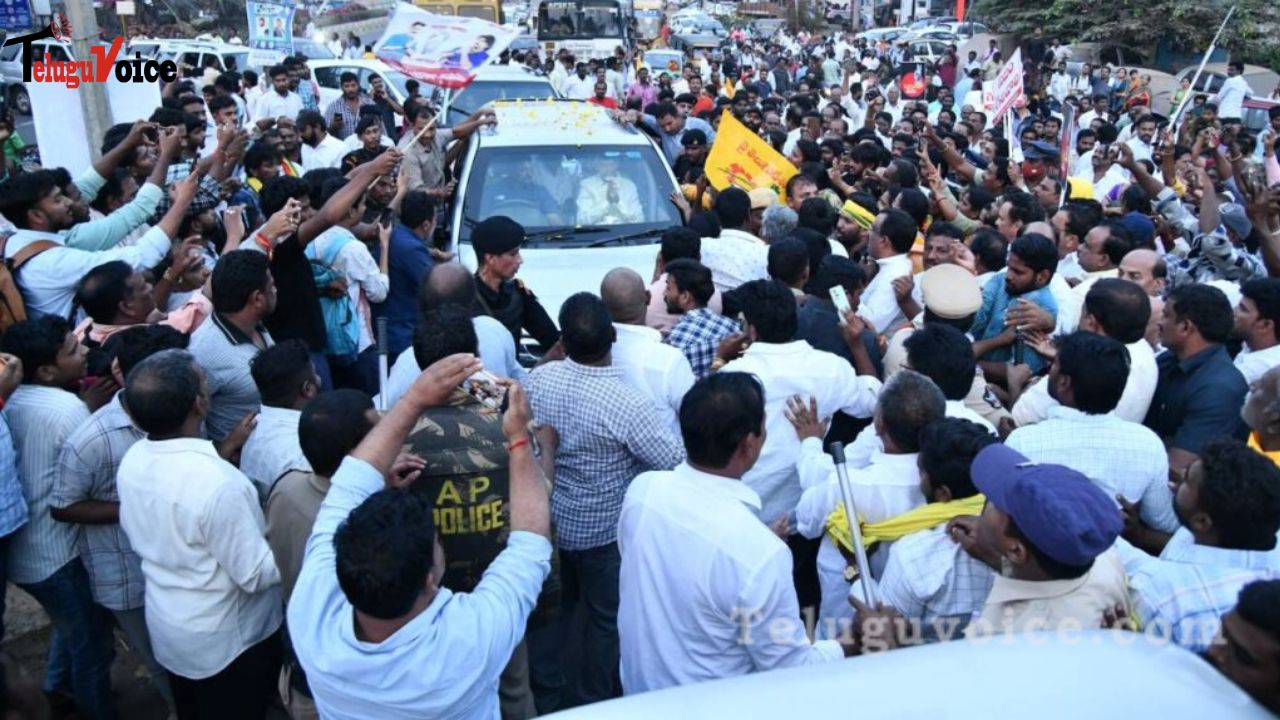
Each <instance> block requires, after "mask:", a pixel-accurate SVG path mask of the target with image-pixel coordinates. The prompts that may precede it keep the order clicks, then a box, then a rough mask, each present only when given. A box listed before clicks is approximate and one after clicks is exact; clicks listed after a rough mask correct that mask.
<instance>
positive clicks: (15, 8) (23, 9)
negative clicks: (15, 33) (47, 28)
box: [0, 0, 36, 30]
mask: <svg viewBox="0 0 1280 720" xmlns="http://www.w3.org/2000/svg"><path fill="white" fill-rule="evenodd" d="M35 25H36V23H35V20H34V19H33V18H32V16H31V3H29V2H27V0H2V1H0V29H4V30H30V29H31V28H33V27H35Z"/></svg>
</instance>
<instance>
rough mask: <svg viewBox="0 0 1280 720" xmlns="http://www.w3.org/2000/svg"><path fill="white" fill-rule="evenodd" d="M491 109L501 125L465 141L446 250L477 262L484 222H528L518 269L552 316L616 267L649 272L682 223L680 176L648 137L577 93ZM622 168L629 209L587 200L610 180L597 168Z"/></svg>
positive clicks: (623, 191)
mask: <svg viewBox="0 0 1280 720" xmlns="http://www.w3.org/2000/svg"><path fill="white" fill-rule="evenodd" d="M493 109H494V112H495V114H496V115H497V120H498V122H497V124H496V125H495V126H493V127H492V128H486V129H485V130H483V131H481V132H479V133H478V134H477V135H476V136H474V137H473V138H472V140H471V144H470V147H469V148H468V149H467V154H466V156H465V161H464V165H463V169H462V174H461V176H460V177H459V179H458V196H457V200H456V201H455V202H454V210H453V218H452V228H451V230H450V240H449V248H448V249H449V250H451V251H454V252H456V253H457V256H458V258H459V259H460V260H461V261H462V263H463V264H464V265H466V266H467V267H469V268H471V269H475V267H476V259H475V254H474V253H473V252H472V250H471V247H470V246H471V233H472V230H473V229H474V228H475V226H476V225H478V224H479V223H480V222H481V221H483V220H486V219H488V218H490V217H493V216H495V215H505V216H507V217H510V218H511V219H513V220H515V221H516V222H518V223H520V224H521V225H523V226H524V228H525V231H526V233H527V236H526V238H527V239H526V240H525V243H524V246H523V248H522V249H521V255H522V256H523V258H524V265H523V267H521V269H520V273H519V275H518V277H519V278H520V279H521V280H522V281H523V282H524V284H525V285H526V286H527V287H529V288H530V289H531V290H532V291H533V292H534V293H536V294H537V296H538V299H539V300H540V301H541V302H542V305H543V306H544V307H545V308H546V309H547V312H548V313H549V314H550V315H551V317H552V319H555V318H557V317H558V315H559V312H560V305H561V304H562V303H564V301H565V300H566V299H567V298H568V297H569V296H570V295H572V294H574V293H576V292H581V291H590V292H595V293H598V292H600V281H601V280H602V279H604V276H605V274H606V273H608V272H609V271H610V270H612V269H613V268H616V267H629V268H632V269H633V270H635V271H636V272H638V273H640V276H641V277H644V278H648V277H651V276H652V274H653V264H654V259H655V258H656V257H657V252H658V245H659V242H660V239H661V235H662V232H663V231H665V230H667V229H668V228H672V227H676V226H679V225H680V224H681V223H680V213H679V211H678V210H677V209H676V207H675V205H673V204H672V203H671V201H670V199H669V197H670V195H671V193H673V192H675V191H676V189H677V185H676V179H675V176H674V175H673V174H672V173H671V168H670V167H668V166H667V163H666V160H665V159H664V158H663V157H662V151H661V150H660V149H659V148H658V147H657V145H655V144H654V142H653V141H652V140H650V139H649V136H648V135H646V134H644V133H643V132H642V131H640V130H639V129H637V128H635V127H630V126H626V125H622V124H619V123H618V122H616V121H615V120H613V118H611V117H610V115H609V114H608V112H607V111H606V110H605V109H604V108H601V107H598V106H596V105H592V104H590V103H586V102H581V101H576V100H551V101H535V102H525V101H514V102H498V103H494V105H493ZM615 172H616V177H617V178H619V180H617V181H614V182H620V184H621V186H620V190H619V192H620V193H621V195H622V198H621V202H620V203H619V204H618V210H617V212H618V213H621V214H615V213H614V211H613V210H610V211H609V212H607V213H604V214H601V213H600V212H599V210H600V206H599V205H597V204H594V203H593V204H591V206H589V207H588V205H587V204H586V203H582V204H580V202H579V201H580V200H583V199H586V198H587V194H588V193H590V192H591V191H592V190H593V189H600V188H602V187H603V185H602V183H601V180H600V179H599V177H598V176H599V175H601V174H607V175H609V176H610V177H615V176H614V175H613V173H615Z"/></svg>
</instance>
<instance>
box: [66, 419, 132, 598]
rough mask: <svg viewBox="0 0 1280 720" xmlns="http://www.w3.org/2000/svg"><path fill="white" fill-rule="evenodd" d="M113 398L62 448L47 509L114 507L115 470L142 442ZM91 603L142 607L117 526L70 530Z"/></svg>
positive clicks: (126, 540)
mask: <svg viewBox="0 0 1280 720" xmlns="http://www.w3.org/2000/svg"><path fill="white" fill-rule="evenodd" d="M143 436H144V435H143V432H142V431H141V430H138V429H137V428H135V427H134V426H133V422H132V421H130V420H129V414H128V413H127V412H125V409H124V406H123V405H121V404H120V395H119V394H117V395H116V396H115V397H114V398H112V400H111V402H109V403H107V404H106V405H105V406H103V407H102V408H101V409H99V410H98V411H97V412H95V413H94V414H93V415H92V416H91V417H90V418H89V420H88V421H87V422H85V423H83V424H82V425H80V427H79V428H77V429H76V431H75V432H73V433H71V436H70V437H68V438H67V442H66V444H65V445H63V446H62V452H61V454H60V455H59V457H58V465H59V470H58V475H57V479H56V480H55V481H54V485H53V497H52V498H51V499H50V501H49V504H50V505H51V506H52V507H55V508H66V507H69V506H71V505H74V504H76V503H78V502H81V501H85V500H94V501H98V502H111V503H119V502H120V495H119V493H117V492H116V470H117V469H118V468H119V467H120V461H121V460H123V459H124V454H125V452H127V451H128V450H129V448H130V447H132V446H133V444H134V443H136V442H137V441H139V440H141V439H142V438H143ZM71 527H73V528H75V529H76V533H77V543H76V544H77V546H78V548H79V551H80V559H81V560H82V561H84V567H85V570H87V571H88V572H89V582H90V585H91V586H92V588H93V600H94V602H96V603H98V604H99V605H101V606H103V607H105V608H107V609H108V610H135V609H137V608H140V607H142V594H143V579H142V561H141V560H140V559H139V558H138V556H137V554H135V553H134V552H133V548H132V547H131V546H130V545H129V538H128V537H127V536H126V535H125V534H124V530H123V529H121V527H120V525H119V524H101V525H99V524H86V525H74V524H73V525H72V526H71Z"/></svg>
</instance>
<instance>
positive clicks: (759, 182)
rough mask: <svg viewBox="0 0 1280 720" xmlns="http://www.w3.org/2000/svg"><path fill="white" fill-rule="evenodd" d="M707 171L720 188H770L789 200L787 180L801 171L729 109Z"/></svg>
mask: <svg viewBox="0 0 1280 720" xmlns="http://www.w3.org/2000/svg"><path fill="white" fill-rule="evenodd" d="M705 172H706V174H707V181H708V182H710V183H711V187H714V188H715V189H716V190H724V189H725V188H727V187H729V186H733V187H738V188H742V189H743V190H746V191H748V192H749V191H751V190H754V189H755V188H768V189H770V190H772V191H774V192H775V193H777V194H778V197H779V198H781V199H782V201H783V202H786V198H785V197H784V195H785V194H786V187H787V181H788V180H790V179H791V176H793V175H795V174H796V173H797V172H798V171H797V170H796V166H795V165H792V164H791V163H790V162H789V161H788V160H787V159H786V158H785V157H783V156H782V153H779V152H778V151H777V150H774V149H773V148H772V147H770V145H769V143H767V142H765V141H764V139H762V138H761V137H760V136H759V135H757V134H755V133H753V132H751V130H750V129H749V128H748V127H747V126H746V125H743V124H742V123H741V122H739V121H738V120H736V119H735V118H734V117H733V114H732V113H731V112H729V111H728V110H725V111H724V115H723V116H721V118H720V129H719V130H718V131H717V132H716V141H715V142H714V143H712V144H711V152H710V153H708V154H707V163H706V169H705Z"/></svg>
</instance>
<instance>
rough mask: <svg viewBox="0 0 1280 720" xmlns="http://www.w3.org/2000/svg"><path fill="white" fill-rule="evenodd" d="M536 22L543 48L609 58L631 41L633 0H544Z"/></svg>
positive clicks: (578, 57) (590, 57)
mask: <svg viewBox="0 0 1280 720" xmlns="http://www.w3.org/2000/svg"><path fill="white" fill-rule="evenodd" d="M535 23H536V25H537V28H538V43H539V44H540V45H541V46H542V48H543V50H549V51H551V52H553V53H556V52H559V51H560V50H562V49H563V50H568V51H569V52H571V53H573V55H574V57H576V58H577V59H579V60H592V59H601V58H606V57H609V56H611V55H613V51H614V50H615V49H616V48H618V47H624V48H625V47H629V46H630V44H631V27H630V25H631V0H543V1H542V2H541V3H539V4H538V11H537V14H536V16H535Z"/></svg>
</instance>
